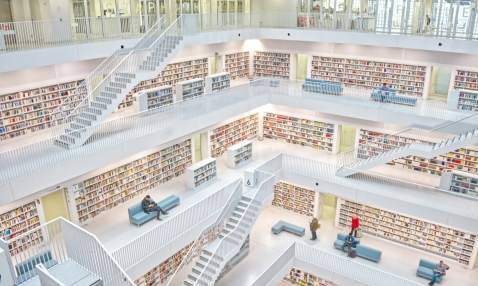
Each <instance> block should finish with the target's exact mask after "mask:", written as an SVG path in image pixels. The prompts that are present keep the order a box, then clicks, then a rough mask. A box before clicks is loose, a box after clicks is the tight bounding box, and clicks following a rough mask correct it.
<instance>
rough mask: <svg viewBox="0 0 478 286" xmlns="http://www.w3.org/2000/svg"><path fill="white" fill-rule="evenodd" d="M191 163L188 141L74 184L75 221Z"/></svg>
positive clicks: (178, 172)
mask: <svg viewBox="0 0 478 286" xmlns="http://www.w3.org/2000/svg"><path fill="white" fill-rule="evenodd" d="M191 164H192V153H191V140H190V139H189V140H186V141H184V142H181V143H179V144H175V145H173V146H171V147H168V148H166V149H163V150H161V151H158V152H155V153H153V154H150V155H148V156H145V157H143V158H141V159H138V160H135V161H132V162H129V163H127V164H125V165H123V166H120V167H118V168H114V169H111V170H109V171H107V172H105V173H103V174H100V175H98V176H95V177H92V178H89V179H87V180H84V181H82V182H79V183H77V184H74V185H73V196H74V197H73V198H74V201H75V205H76V214H77V216H78V222H79V223H80V224H84V223H85V222H87V221H89V220H91V219H93V218H95V217H96V216H98V215H100V214H102V213H103V212H106V211H108V210H110V209H113V208H115V207H116V206H118V205H120V204H122V203H124V202H126V201H129V200H130V199H132V198H134V197H135V196H137V195H140V194H142V193H144V192H146V191H148V190H151V189H154V188H156V187H158V186H160V185H162V184H165V183H167V182H169V181H170V180H172V179H174V178H177V177H179V176H181V175H182V174H184V173H186V168H187V167H189V166H191Z"/></svg>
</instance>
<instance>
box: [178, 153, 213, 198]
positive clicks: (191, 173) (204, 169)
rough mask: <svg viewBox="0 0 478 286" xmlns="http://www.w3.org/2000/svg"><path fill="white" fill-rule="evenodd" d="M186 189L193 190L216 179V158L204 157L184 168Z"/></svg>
mask: <svg viewBox="0 0 478 286" xmlns="http://www.w3.org/2000/svg"><path fill="white" fill-rule="evenodd" d="M186 176H187V186H188V189H190V190H192V191H195V190H198V189H200V188H204V187H205V186H208V185H210V184H211V183H212V182H214V181H215V180H216V179H217V165H216V159H214V158H211V157H209V158H206V159H204V160H202V161H201V162H199V163H196V164H194V165H192V166H191V167H189V168H187V169H186Z"/></svg>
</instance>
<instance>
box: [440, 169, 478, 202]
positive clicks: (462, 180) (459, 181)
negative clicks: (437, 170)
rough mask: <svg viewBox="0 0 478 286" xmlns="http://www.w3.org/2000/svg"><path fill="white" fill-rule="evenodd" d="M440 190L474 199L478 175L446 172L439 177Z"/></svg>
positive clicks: (477, 191)
mask: <svg viewBox="0 0 478 286" xmlns="http://www.w3.org/2000/svg"><path fill="white" fill-rule="evenodd" d="M440 189H442V190H450V191H452V192H455V193H460V194H464V195H469V196H473V197H476V196H478V175H473V174H470V173H465V172H460V171H454V170H447V171H445V172H443V173H442V175H441V178H440Z"/></svg>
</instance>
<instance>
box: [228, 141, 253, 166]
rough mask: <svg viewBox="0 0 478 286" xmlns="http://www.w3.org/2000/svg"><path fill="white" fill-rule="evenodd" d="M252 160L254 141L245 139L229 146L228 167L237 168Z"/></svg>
mask: <svg viewBox="0 0 478 286" xmlns="http://www.w3.org/2000/svg"><path fill="white" fill-rule="evenodd" d="M250 162H252V141H249V140H243V141H241V142H239V143H237V144H235V145H233V146H231V147H229V148H227V167H228V168H230V169H235V168H239V167H242V166H243V165H246V164H249V163H250Z"/></svg>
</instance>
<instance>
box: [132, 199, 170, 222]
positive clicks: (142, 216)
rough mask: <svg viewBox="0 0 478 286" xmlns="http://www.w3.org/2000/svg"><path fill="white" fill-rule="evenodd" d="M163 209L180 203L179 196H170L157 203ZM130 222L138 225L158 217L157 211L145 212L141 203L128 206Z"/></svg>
mask: <svg viewBox="0 0 478 286" xmlns="http://www.w3.org/2000/svg"><path fill="white" fill-rule="evenodd" d="M157 204H158V206H159V207H161V209H162V210H164V211H167V210H169V209H171V208H173V207H175V206H177V205H179V197H177V196H170V197H168V198H167V199H164V200H162V201H160V202H158V203H157ZM128 215H129V222H130V223H134V224H136V225H137V226H138V227H139V226H140V225H142V224H143V223H145V222H147V221H148V220H150V219H152V218H155V217H156V212H150V213H149V214H147V213H145V212H144V210H143V207H141V203H139V204H137V205H134V206H132V207H130V208H128Z"/></svg>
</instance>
